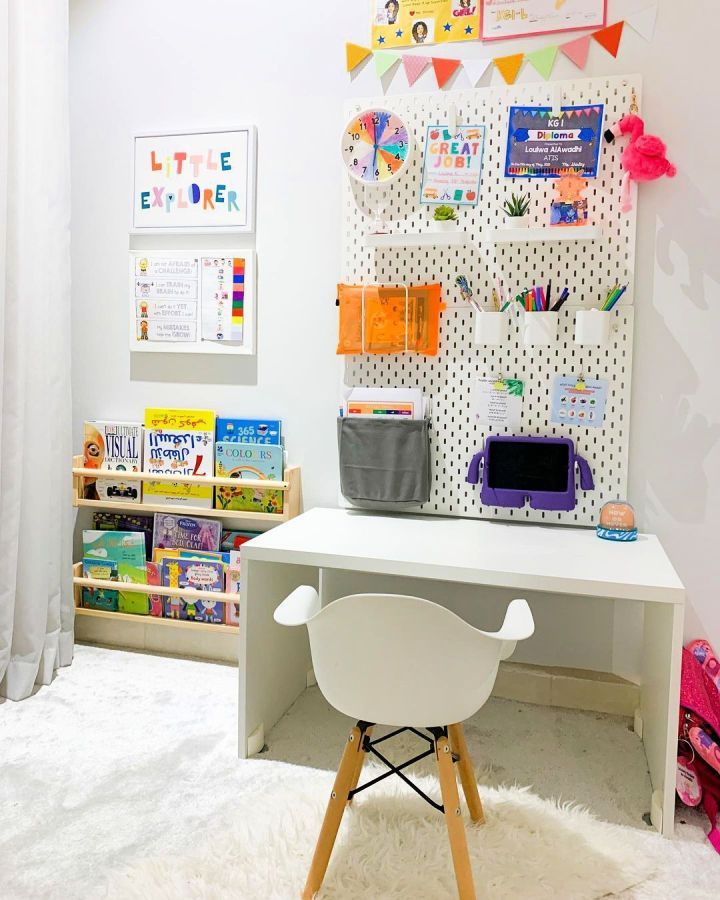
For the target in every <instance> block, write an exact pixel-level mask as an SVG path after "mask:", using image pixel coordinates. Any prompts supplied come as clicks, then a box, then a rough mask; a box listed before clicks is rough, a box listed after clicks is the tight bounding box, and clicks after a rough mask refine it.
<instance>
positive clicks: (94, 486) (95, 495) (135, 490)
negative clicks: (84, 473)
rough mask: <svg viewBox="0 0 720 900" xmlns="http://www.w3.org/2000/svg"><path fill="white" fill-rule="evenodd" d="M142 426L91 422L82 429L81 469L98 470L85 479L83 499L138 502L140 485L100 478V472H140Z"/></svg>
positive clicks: (140, 495) (140, 490)
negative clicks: (94, 475) (96, 475)
mask: <svg viewBox="0 0 720 900" xmlns="http://www.w3.org/2000/svg"><path fill="white" fill-rule="evenodd" d="M142 433H143V429H142V425H140V423H139V422H110V421H101V420H99V419H98V420H90V421H87V422H85V423H84V426H83V466H84V468H86V469H97V470H98V477H97V478H90V477H88V478H85V481H84V485H85V486H84V491H83V496H84V499H85V500H102V501H107V502H110V503H112V502H116V503H118V502H123V503H140V501H141V499H142V482H140V481H123V480H122V477H120V478H104V477H100V475H99V473H100V472H105V471H107V472H140V471H142V443H143V441H142Z"/></svg>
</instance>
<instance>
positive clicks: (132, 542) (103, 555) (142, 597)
mask: <svg viewBox="0 0 720 900" xmlns="http://www.w3.org/2000/svg"><path fill="white" fill-rule="evenodd" d="M83 557H84V558H93V559H99V560H102V561H107V560H112V561H114V562H115V563H117V578H118V581H119V582H123V581H125V582H134V583H135V584H147V573H146V569H145V537H144V535H142V534H141V533H139V532H136V531H91V530H86V531H83ZM118 610H119V611H120V612H126V613H138V614H140V615H145V616H146V615H147V614H148V597H147V594H140V593H135V592H132V593H130V592H129V591H122V590H120V591H119V593H118Z"/></svg>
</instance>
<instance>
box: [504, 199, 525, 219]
mask: <svg viewBox="0 0 720 900" xmlns="http://www.w3.org/2000/svg"><path fill="white" fill-rule="evenodd" d="M529 209H530V195H529V194H511V197H510V200H506V201H505V202H504V203H503V212H504V213H505V215H506V216H510V217H511V218H513V219H515V218H522V216H524V215H526V214H527V211H528V210H529Z"/></svg>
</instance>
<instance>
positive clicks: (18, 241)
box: [0, 0, 73, 719]
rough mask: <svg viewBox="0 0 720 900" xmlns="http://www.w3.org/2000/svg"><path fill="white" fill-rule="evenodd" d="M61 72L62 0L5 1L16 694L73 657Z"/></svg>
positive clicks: (1, 259) (1, 190) (2, 268)
mask: <svg viewBox="0 0 720 900" xmlns="http://www.w3.org/2000/svg"><path fill="white" fill-rule="evenodd" d="M67 70H68V3H67V0H0V328H1V329H2V333H1V334H0V696H3V697H7V698H8V699H10V700H22V699H23V698H25V697H28V696H30V695H31V694H32V693H33V691H34V687H35V685H42V684H49V683H50V681H51V680H52V678H53V675H54V673H55V671H56V670H57V668H58V667H59V666H66V665H69V664H70V662H71V661H72V653H73V606H72V580H71V527H72V509H71V495H70V484H71V475H70V472H69V467H70V465H71V453H72V448H71V409H70V253H69V250H70V231H69V226H70V189H69V188H70V185H69V182H70V173H69V134H68V91H67V82H68V71H67ZM1 718H2V711H1V709H0V719H1Z"/></svg>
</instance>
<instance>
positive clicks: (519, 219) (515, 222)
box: [505, 213, 530, 228]
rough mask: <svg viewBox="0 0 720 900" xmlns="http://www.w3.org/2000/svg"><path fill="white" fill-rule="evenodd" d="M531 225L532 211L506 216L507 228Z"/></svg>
mask: <svg viewBox="0 0 720 900" xmlns="http://www.w3.org/2000/svg"><path fill="white" fill-rule="evenodd" d="M529 225H530V213H528V214H527V215H524V216H505V227H506V228H528V227H529Z"/></svg>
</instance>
